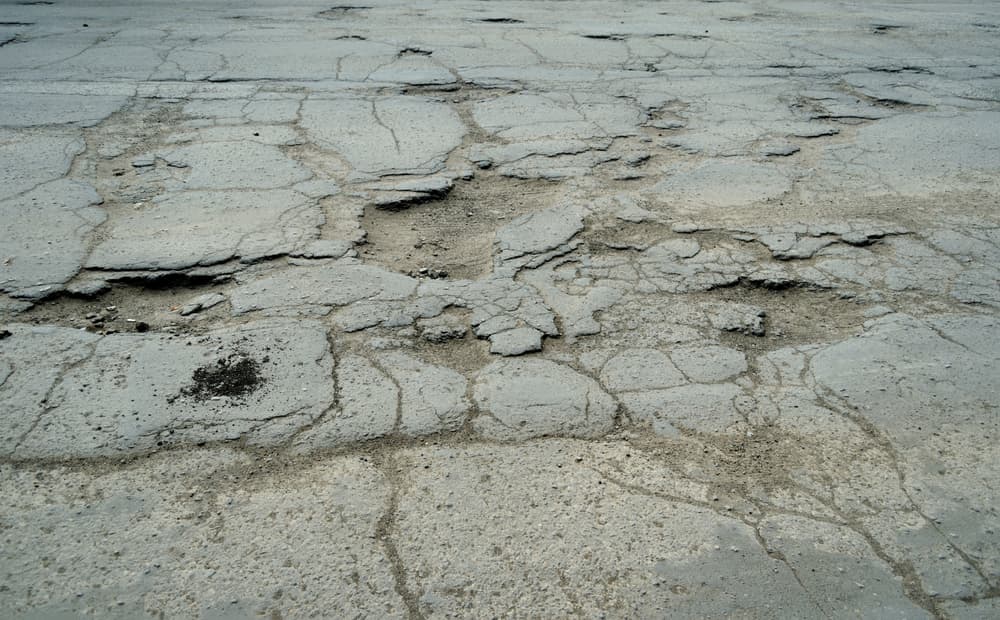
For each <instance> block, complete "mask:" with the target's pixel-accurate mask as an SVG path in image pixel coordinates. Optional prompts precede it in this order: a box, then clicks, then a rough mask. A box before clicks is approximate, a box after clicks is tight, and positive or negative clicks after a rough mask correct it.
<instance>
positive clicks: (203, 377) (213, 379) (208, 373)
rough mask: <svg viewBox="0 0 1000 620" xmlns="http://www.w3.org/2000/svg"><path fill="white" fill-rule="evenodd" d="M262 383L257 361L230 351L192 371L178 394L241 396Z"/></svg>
mask: <svg viewBox="0 0 1000 620" xmlns="http://www.w3.org/2000/svg"><path fill="white" fill-rule="evenodd" d="M263 384H264V378H263V377H262V376H261V374H260V364H259V363H258V362H257V360H255V359H253V358H252V357H248V356H245V355H242V354H239V353H237V354H233V355H231V356H229V357H227V358H222V359H220V360H218V361H216V362H215V363H212V364H206V365H204V366H202V367H201V368H198V369H197V370H195V371H194V373H193V374H192V375H191V385H189V386H188V387H186V388H184V390H182V392H181V394H183V395H184V396H187V397H190V398H194V399H195V400H197V401H206V400H211V399H213V398H218V397H227V398H234V399H240V398H243V397H245V396H247V395H249V394H252V393H253V392H255V391H257V390H258V389H259V388H260V387H261V386H262V385H263Z"/></svg>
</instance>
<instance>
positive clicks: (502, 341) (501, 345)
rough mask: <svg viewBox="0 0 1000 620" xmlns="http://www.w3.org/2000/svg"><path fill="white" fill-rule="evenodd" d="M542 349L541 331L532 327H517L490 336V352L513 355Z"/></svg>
mask: <svg viewBox="0 0 1000 620" xmlns="http://www.w3.org/2000/svg"><path fill="white" fill-rule="evenodd" d="M541 350H542V332H540V331H538V330H537V329H535V328H533V327H519V328H517V329H510V330H507V331H503V332H500V333H498V334H494V335H492V336H490V353H496V354H498V355H503V356H505V357H506V356H514V355H522V354H524V353H529V352H531V351H541Z"/></svg>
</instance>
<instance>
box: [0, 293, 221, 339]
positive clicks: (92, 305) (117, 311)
mask: <svg viewBox="0 0 1000 620" xmlns="http://www.w3.org/2000/svg"><path fill="white" fill-rule="evenodd" d="M216 291H218V288H215V287H197V286H185V285H178V286H170V287H163V288H149V287H143V286H135V285H127V284H120V283H116V284H114V285H112V286H111V288H110V290H108V291H107V292H105V293H103V294H100V295H98V296H96V297H93V298H90V299H83V298H79V297H71V296H69V295H60V296H56V297H52V298H49V299H48V300H46V301H43V302H41V303H38V304H36V305H35V306H33V307H32V308H30V309H29V310H26V311H25V312H22V313H21V314H18V315H17V316H16V320H17V321H21V322H24V321H27V322H31V323H35V324H39V325H62V326H66V327H75V328H79V329H87V330H89V331H94V332H105V333H109V332H130V331H139V329H141V327H140V325H142V324H145V325H146V326H147V328H150V329H154V330H156V329H160V328H163V327H167V326H171V325H180V326H185V327H189V326H190V320H189V317H183V316H181V315H180V314H179V313H178V311H179V310H180V309H181V308H182V307H183V306H184V305H185V304H187V303H188V302H190V301H191V300H192V299H193V298H195V297H198V296H199V295H203V294H205V293H210V292H216ZM193 316H197V317H199V318H201V319H205V318H209V317H210V318H214V319H224V318H228V316H229V309H228V305H227V304H218V305H216V306H214V307H212V308H211V309H208V310H203V311H201V312H199V313H198V314H197V315H193Z"/></svg>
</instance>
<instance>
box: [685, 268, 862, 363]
mask: <svg viewBox="0 0 1000 620" xmlns="http://www.w3.org/2000/svg"><path fill="white" fill-rule="evenodd" d="M698 297H699V298H703V299H704V300H705V301H712V302H730V303H734V304H746V305H750V306H756V307H758V308H761V309H762V310H764V312H765V313H766V316H765V319H764V321H765V332H766V333H765V336H764V337H758V336H753V335H747V334H743V333H739V332H728V331H724V332H722V333H721V335H720V340H722V341H723V342H724V343H727V344H729V345H730V346H734V347H736V348H738V349H741V350H743V351H746V352H748V353H753V352H767V351H771V350H774V349H776V348H781V347H787V346H793V345H799V344H811V343H822V342H836V341H839V340H843V339H845V338H849V337H851V336H853V335H856V334H858V333H860V332H861V330H862V324H863V323H864V322H865V320H866V319H865V317H864V311H865V308H866V306H865V304H863V303H861V302H860V301H858V300H854V299H845V298H843V297H841V295H840V294H839V293H836V292H833V291H828V290H813V289H809V288H798V287H795V288H788V289H782V290H773V289H765V288H758V287H753V286H747V285H738V286H733V287H728V288H719V289H714V290H712V291H710V292H708V293H704V294H703V295H698Z"/></svg>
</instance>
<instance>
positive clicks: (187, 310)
mask: <svg viewBox="0 0 1000 620" xmlns="http://www.w3.org/2000/svg"><path fill="white" fill-rule="evenodd" d="M224 301H226V296H225V295H223V294H222V293H205V294H204V295H198V296H197V297H195V298H194V299H192V300H190V301H189V302H187V303H186V304H184V305H183V306H182V307H181V309H180V310H179V311H178V312H179V313H180V315H181V316H188V315H190V314H194V313H195V312H200V311H202V310H208V309H209V308H211V307H213V306H217V305H218V304H221V303H222V302H224Z"/></svg>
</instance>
